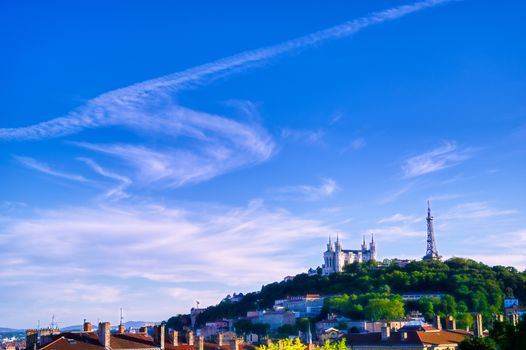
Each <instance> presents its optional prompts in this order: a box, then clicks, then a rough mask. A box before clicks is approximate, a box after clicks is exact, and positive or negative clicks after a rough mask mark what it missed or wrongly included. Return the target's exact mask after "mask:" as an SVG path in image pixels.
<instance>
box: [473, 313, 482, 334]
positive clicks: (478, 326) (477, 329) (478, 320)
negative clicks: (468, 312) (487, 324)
mask: <svg viewBox="0 0 526 350" xmlns="http://www.w3.org/2000/svg"><path fill="white" fill-rule="evenodd" d="M473 331H474V333H473V335H474V336H475V337H479V338H480V337H483V336H484V333H483V330H482V314H481V313H478V314H475V324H474V329H473Z"/></svg>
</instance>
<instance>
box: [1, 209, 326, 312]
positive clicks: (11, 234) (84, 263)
mask: <svg viewBox="0 0 526 350" xmlns="http://www.w3.org/2000/svg"><path fill="white" fill-rule="evenodd" d="M0 232H1V234H0V250H1V251H2V259H4V260H6V261H10V262H12V263H11V264H6V265H5V266H4V267H3V268H2V270H1V271H0V288H2V286H5V285H6V284H9V283H10V282H13V281H17V282H19V283H22V285H21V286H20V288H23V289H24V290H25V293H28V294H27V295H24V296H19V297H17V300H19V301H20V302H22V301H24V300H25V301H26V302H27V301H29V300H31V302H37V301H38V303H39V307H43V306H44V304H46V305H48V303H49V300H44V299H42V298H41V297H38V296H37V295H38V293H40V292H39V290H40V289H41V288H27V286H28V285H33V284H35V283H36V284H39V283H40V284H46V283H48V282H49V281H54V283H55V284H54V285H55V286H60V288H53V293H55V295H56V300H60V299H61V298H65V299H67V300H69V301H70V302H74V301H75V300H73V298H74V297H75V296H76V295H77V294H78V298H79V300H78V302H79V303H81V302H82V303H83V304H82V305H83V306H82V307H88V306H87V305H90V307H91V306H97V305H100V304H101V302H102V301H101V302H99V301H97V298H98V297H100V298H103V299H104V300H105V302H107V303H111V304H112V307H114V308H115V309H116V310H118V306H119V299H120V298H121V300H126V301H127V302H129V301H130V300H135V299H134V298H135V297H132V296H130V293H132V292H139V291H141V290H149V289H150V288H152V289H154V290H155V291H154V292H152V293H164V292H162V290H166V289H168V290H171V292H172V294H171V295H172V297H173V296H174V295H175V294H173V293H175V292H178V291H180V289H177V288H186V289H190V290H194V291H196V293H197V294H199V291H202V290H205V289H210V290H212V291H213V290H217V291H221V292H222V291H224V292H230V293H231V292H233V291H240V290H255V289H257V288H259V286H261V284H262V283H267V282H272V281H275V280H281V278H283V277H284V276H285V275H290V274H295V273H299V272H302V271H304V270H305V269H306V266H308V265H307V264H306V261H307V260H308V259H309V258H310V257H312V256H315V255H316V254H317V250H316V249H312V250H311V249H293V247H299V246H301V247H302V248H306V247H308V242H315V241H317V240H319V239H320V238H324V237H325V236H326V234H327V232H330V229H329V228H328V227H326V226H324V225H323V224H322V223H320V222H319V221H316V220H312V219H305V218H301V217H295V216H293V215H291V214H289V213H288V212H286V211H284V210H281V209H269V208H266V207H265V206H263V204H262V203H260V202H257V201H255V202H251V203H250V204H249V205H247V206H245V207H231V208H220V207H213V206H206V205H201V206H200V208H196V209H193V210H191V209H188V208H186V209H182V208H179V207H167V206H160V205H141V206H135V207H130V206H103V207H96V208H82V207H77V208H62V209H57V210H52V211H46V212H40V213H39V214H38V215H37V216H36V217H34V218H29V219H28V218H24V219H11V220H10V221H9V222H7V223H5V224H3V225H2V226H1V228H0ZM314 244H316V243H314ZM233 276H234V277H233ZM93 281H96V283H93ZM104 281H111V282H108V283H105V282H104ZM92 283H93V284H94V286H93V288H95V287H96V286H97V287H96V289H97V291H93V288H88V287H86V286H89V285H90V284H92ZM137 283H139V284H138V285H137ZM134 285H135V287H133V286H134ZM103 286H107V287H108V288H103ZM11 288H13V287H11ZM116 288H117V289H116ZM174 288H175V289H174ZM4 289H5V288H4ZM32 290H33V291H32ZM79 291H83V292H82V293H78V292H79ZM15 292H16V290H15V289H11V290H10V291H9V293H15ZM6 293H7V292H6ZM6 295H7V294H6ZM119 295H120V297H119ZM207 295H208V299H206V300H212V299H213V295H212V294H211V293H209V294H207ZM223 296H224V295H223V294H221V295H219V296H218V297H223ZM75 298H76V297H75ZM127 298H129V299H127ZM137 298H139V297H137ZM203 299H205V297H204V296H203ZM141 300H142V299H141ZM194 300H195V299H194ZM204 301H205V300H203V302H204ZM173 305H174V306H173V307H174V309H173V310H172V311H170V312H171V313H172V314H175V313H176V312H184V311H187V309H188V308H189V307H190V306H191V305H188V304H186V302H185V303H183V302H182V301H181V302H180V303H177V302H176V301H174V304H173ZM140 307H141V306H140V305H135V308H140ZM149 307H150V306H148V307H146V306H144V307H142V311H143V317H145V318H151V319H154V316H155V315H158V314H159V312H160V310H161V311H162V310H164V312H166V310H165V309H164V308H165V303H163V302H160V303H159V302H157V303H156V304H155V305H154V306H151V308H152V309H151V310H150V309H149ZM76 309H77V315H79V314H82V312H83V310H81V307H80V306H76ZM24 312H25V311H24V310H19V314H20V316H21V317H23V316H24ZM27 312H28V314H27V315H25V316H29V311H27ZM108 312H109V311H108ZM154 312H157V313H156V314H155V315H154ZM100 316H101V317H104V316H105V315H100ZM168 316H170V314H168V315H166V317H168ZM106 317H109V316H106Z"/></svg>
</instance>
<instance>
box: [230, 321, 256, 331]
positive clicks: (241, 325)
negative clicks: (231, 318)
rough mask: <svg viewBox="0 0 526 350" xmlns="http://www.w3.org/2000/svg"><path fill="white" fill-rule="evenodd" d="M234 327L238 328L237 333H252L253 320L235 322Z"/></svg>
mask: <svg viewBox="0 0 526 350" xmlns="http://www.w3.org/2000/svg"><path fill="white" fill-rule="evenodd" d="M234 329H235V330H236V333H239V334H247V333H252V322H250V321H249V320H239V321H237V322H236V323H234Z"/></svg>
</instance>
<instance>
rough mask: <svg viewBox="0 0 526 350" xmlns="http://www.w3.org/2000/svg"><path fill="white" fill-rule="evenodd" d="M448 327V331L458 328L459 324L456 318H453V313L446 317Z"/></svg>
mask: <svg viewBox="0 0 526 350" xmlns="http://www.w3.org/2000/svg"><path fill="white" fill-rule="evenodd" d="M446 329H447V330H448V331H454V330H456V329H457V324H456V321H455V319H454V318H453V316H451V315H448V316H447V317H446Z"/></svg>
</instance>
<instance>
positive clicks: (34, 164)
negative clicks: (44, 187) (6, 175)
mask: <svg viewBox="0 0 526 350" xmlns="http://www.w3.org/2000/svg"><path fill="white" fill-rule="evenodd" d="M13 158H15V159H16V160H17V161H18V162H20V163H22V164H23V165H24V166H26V167H28V168H31V169H34V170H38V171H40V172H42V173H44V174H48V175H52V176H56V177H60V178H63V179H67V180H72V181H79V182H87V181H88V180H87V179H86V178H85V177H83V176H81V175H76V174H69V173H65V172H61V171H58V170H55V169H53V168H51V166H49V165H48V164H45V163H42V162H39V161H38V160H36V159H34V158H30V157H21V156H13Z"/></svg>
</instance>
